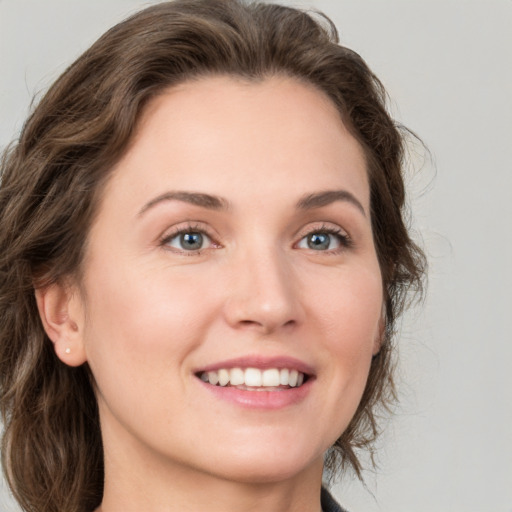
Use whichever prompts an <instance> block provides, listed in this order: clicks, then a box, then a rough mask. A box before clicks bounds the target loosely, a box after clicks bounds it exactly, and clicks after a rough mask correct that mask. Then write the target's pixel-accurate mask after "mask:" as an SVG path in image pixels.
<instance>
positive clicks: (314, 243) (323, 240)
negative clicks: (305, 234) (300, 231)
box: [308, 233, 331, 251]
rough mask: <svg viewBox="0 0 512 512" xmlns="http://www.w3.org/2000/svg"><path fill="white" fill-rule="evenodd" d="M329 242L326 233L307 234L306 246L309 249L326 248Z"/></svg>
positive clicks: (329, 238)
mask: <svg viewBox="0 0 512 512" xmlns="http://www.w3.org/2000/svg"><path fill="white" fill-rule="evenodd" d="M330 242H331V237H330V236H329V235H328V234H326V233H315V234H313V235H309V238H308V247H309V248H310V249H315V250H317V251H318V250H319V249H328V248H329V244H330Z"/></svg>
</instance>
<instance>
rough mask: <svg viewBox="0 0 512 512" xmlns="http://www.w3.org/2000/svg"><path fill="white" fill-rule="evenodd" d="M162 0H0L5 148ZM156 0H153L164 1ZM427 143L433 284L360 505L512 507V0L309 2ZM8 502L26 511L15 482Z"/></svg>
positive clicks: (350, 486) (417, 171) (410, 337)
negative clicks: (43, 102)
mask: <svg viewBox="0 0 512 512" xmlns="http://www.w3.org/2000/svg"><path fill="white" fill-rule="evenodd" d="M149 3H152V2H142V1H140V0H138V1H137V0H0V147H4V146H5V145H6V144H7V143H8V142H9V141H10V140H11V139H12V138H14V137H15V136H16V133H17V132H18V131H19V129H20V128H21V125H22V122H23V120H24V118H25V117H26V115H27V113H28V112H29V108H30V103H31V99H32V97H33V96H34V95H35V94H39V95H40V93H41V92H43V91H44V90H45V89H46V88H47V87H48V86H49V84H50V83H52V82H53V80H55V78H57V76H58V75H59V74H60V72H62V71H63V70H64V68H65V67H66V65H68V64H69V63H70V62H72V60H74V59H75V58H76V57H77V56H78V55H79V54H80V53H81V52H82V51H83V50H85V49H86V48H87V47H88V46H89V45H90V44H91V43H92V42H93V41H94V40H95V39H96V38H97V37H99V36H100V35H101V34H102V33H103V32H104V31H105V30H106V29H107V28H109V27H110V26H111V25H112V24H114V23H115V22H117V21H119V20H121V19H122V18H124V17H125V16H126V15H127V14H130V13H133V12H134V11H135V10H137V9H138V8H140V7H142V6H144V5H148V4H149ZM153 3H154V2H153ZM283 3H287V4H291V5H299V6H300V5H302V6H308V7H312V8H315V9H320V10H323V11H325V12H326V13H327V14H328V15H329V16H330V17H331V18H332V19H333V20H334V21H335V23H336V25H337V26H338V28H339V30H340V34H341V40H342V43H343V44H346V45H347V46H349V47H351V48H353V49H354V50H356V51H357V52H358V53H360V54H361V55H362V56H363V57H364V58H365V60H366V61H367V62H368V64H369V65H370V67H371V68H372V69H373V70H374V71H375V72H376V74H377V75H378V76H379V77H380V78H381V79H382V81H383V82H384V84H385V86H386V87H387V89H388V92H389V94H390V97H391V99H392V102H391V109H392V112H393V114H394V116H395V117H396V118H397V119H398V120H399V121H400V122H403V123H404V124H405V125H407V126H408V127H409V128H411V129H412V130H414V131H415V132H416V133H417V134H418V135H419V136H420V137H421V138H422V139H423V140H424V142H425V143H426V144H427V146H428V147H429V149H430V151H431V153H432V157H428V155H426V154H425V153H424V152H422V150H421V147H419V146H417V147H415V148H413V151H412V152H411V171H410V172H409V175H408V182H409V190H410V204H411V209H412V212H413V222H414V229H415V233H416V235H415V236H416V238H417V240H419V241H420V243H421V244H423V246H424V247H425V249H426V252H427V254H428V256H429V260H430V282H429V289H428V296H427V299H426V301H425V303H424V305H423V307H422V308H419V309H416V310H414V311H412V312H411V313H410V314H408V315H407V316H406V318H405V320H404V324H403V327H402V336H401V339H400V353H401V363H400V368H399V376H400V384H399V391H400V396H401V406H400V408H399V409H398V411H397V414H396V415H395V417H394V418H393V419H392V421H391V422H390V423H389V424H388V426H387V430H386V434H385V435H384V436H383V438H382V439H381V442H380V452H379V453H380V456H379V466H380V467H379V468H378V469H377V470H376V471H373V470H370V471H367V472H365V479H366V487H364V486H362V485H361V484H360V483H358V482H357V481H356V480H354V478H352V477H350V476H346V477H344V478H343V479H342V481H341V482H339V483H338V484H337V485H336V487H335V488H334V492H335V495H336V496H337V497H338V499H339V500H340V502H341V503H342V504H343V505H345V506H346V507H347V508H348V509H349V510H350V511H352V512H378V511H382V512H431V511H436V512H512V372H511V366H512V364H511V363H512V321H511V318H512V299H511V294H512V271H511V267H512V235H511V231H512V193H511V190H512V169H511V160H512V150H511V148H512V1H510V0H485V1H484V0H480V1H463V0H458V1H457V0H442V1H441V0H437V1H436V0H428V1H427V0H421V1H420V0H380V1H378V0H338V1H337V0H323V1H322V0H318V1H315V0H311V1H309V2H301V1H298V2H288V1H285V2H283ZM0 509H1V510H2V511H9V512H11V511H16V510H17V508H16V506H15V505H14V503H13V502H12V501H11V499H10V497H9V494H8V491H7V489H6V486H5V484H3V483H2V484H1V485H0Z"/></svg>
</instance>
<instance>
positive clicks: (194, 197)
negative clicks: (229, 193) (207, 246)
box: [139, 191, 229, 217]
mask: <svg viewBox="0 0 512 512" xmlns="http://www.w3.org/2000/svg"><path fill="white" fill-rule="evenodd" d="M166 201H182V202H184V203H189V204H193V205H195V206H201V207H202V208H208V209H209V210H227V209H228V207H229V202H228V201H227V200H226V199H224V198H222V197H219V196H212V195H210V194H203V193H200V192H183V191H171V192H165V194H161V195H159V196H157V197H155V198H154V199H151V201H149V202H148V203H146V204H145V205H144V206H143V207H142V208H141V210H140V211H139V217H140V216H141V215H143V214H144V213H146V212H147V211H148V210H149V209H151V208H153V207H154V206H156V205H157V204H159V203H163V202H166Z"/></svg>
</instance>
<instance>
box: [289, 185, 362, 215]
mask: <svg viewBox="0 0 512 512" xmlns="http://www.w3.org/2000/svg"><path fill="white" fill-rule="evenodd" d="M336 201H343V202H348V203H350V204H352V205H354V206H355V207H356V208H357V209H358V210H359V211H360V212H361V213H362V214H363V215H364V216H365V217H366V211H365V209H364V207H363V205H362V204H361V203H360V202H359V200H358V199H357V198H356V196H354V194H352V193H351V192H349V191H348V190H326V191H323V192H316V193H314V194H307V195H305V196H303V197H302V198H301V199H299V201H298V202H297V209H299V210H311V209H314V208H321V207H322V206H327V205H329V204H331V203H334V202H336Z"/></svg>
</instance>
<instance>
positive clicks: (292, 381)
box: [199, 368, 304, 388]
mask: <svg viewBox="0 0 512 512" xmlns="http://www.w3.org/2000/svg"><path fill="white" fill-rule="evenodd" d="M199 377H200V378H201V380H202V381H204V382H209V383H210V384H211V385H213V386H217V385H219V386H227V385H228V384H229V385H231V386H247V387H252V388H265V387H267V388H278V387H279V386H289V387H292V388H294V387H299V386H302V384H303V382H304V374H303V373H301V372H299V371H297V370H290V369H289V368H282V369H279V368H268V369H265V370H259V369H258V368H245V369H242V368H230V369H229V370H228V369H226V368H221V369H219V370H217V371H211V372H202V373H201V375H200V376H199Z"/></svg>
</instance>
